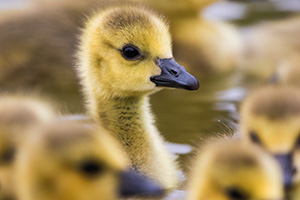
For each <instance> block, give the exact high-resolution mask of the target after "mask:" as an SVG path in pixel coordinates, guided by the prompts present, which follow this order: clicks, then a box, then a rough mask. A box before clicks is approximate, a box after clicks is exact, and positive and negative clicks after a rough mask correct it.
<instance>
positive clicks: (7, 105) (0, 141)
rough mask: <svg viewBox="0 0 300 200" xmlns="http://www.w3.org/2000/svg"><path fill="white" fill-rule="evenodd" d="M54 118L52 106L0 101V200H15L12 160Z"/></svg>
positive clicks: (17, 99) (22, 100) (13, 99)
mask: <svg viewBox="0 0 300 200" xmlns="http://www.w3.org/2000/svg"><path fill="white" fill-rule="evenodd" d="M53 117H54V111H53V110H52V108H51V106H50V105H48V104H46V103H44V102H42V101H40V100H37V99H33V98H29V97H24V96H1V97H0V200H5V199H15V198H16V192H15V183H14V178H15V169H14V168H15V158H16V154H18V151H19V147H20V145H21V143H22V142H23V141H24V140H26V138H27V137H28V136H29V135H30V134H31V133H32V132H33V130H34V129H35V128H36V127H37V126H38V125H42V124H43V123H46V122H47V120H50V119H52V118H53Z"/></svg>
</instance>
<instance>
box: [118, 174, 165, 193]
mask: <svg viewBox="0 0 300 200" xmlns="http://www.w3.org/2000/svg"><path fill="white" fill-rule="evenodd" d="M120 176H121V177H120V178H121V184H120V193H119V194H120V196H121V197H124V198H127V197H161V196H162V195H163V194H164V190H163V189H162V188H161V187H160V186H159V185H157V184H156V183H154V182H153V181H151V180H150V179H149V178H147V177H146V176H144V175H141V174H139V173H136V172H134V171H131V170H128V171H125V172H122V173H121V174H120Z"/></svg>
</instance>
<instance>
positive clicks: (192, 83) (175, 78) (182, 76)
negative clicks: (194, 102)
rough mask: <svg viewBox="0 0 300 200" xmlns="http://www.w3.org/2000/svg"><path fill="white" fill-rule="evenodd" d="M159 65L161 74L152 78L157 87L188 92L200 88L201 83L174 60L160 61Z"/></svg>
mask: <svg viewBox="0 0 300 200" xmlns="http://www.w3.org/2000/svg"><path fill="white" fill-rule="evenodd" d="M158 65H159V67H160V68H161V74H160V75H159V76H152V77H151V78H150V80H151V81H152V82H154V83H155V84H156V86H162V87H173V88H181V89H186V90H197V89H198V88H199V81H198V80H197V79H196V78H195V77H194V76H192V75H191V74H189V73H188V72H187V71H186V70H185V68H184V67H183V66H181V65H179V64H178V63H177V62H176V61H175V60H174V58H167V59H158Z"/></svg>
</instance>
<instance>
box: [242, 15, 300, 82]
mask: <svg viewBox="0 0 300 200" xmlns="http://www.w3.org/2000/svg"><path fill="white" fill-rule="evenodd" d="M299 34H300V17H299V16H295V17H290V18H286V19H281V20H277V21H273V22H265V23H262V24H259V25H256V26H253V27H251V29H250V31H248V33H247V34H246V35H245V37H244V45H243V47H244V49H243V53H242V59H241V63H240V64H239V66H240V69H241V70H242V71H243V72H244V73H245V74H247V75H251V76H253V77H258V78H261V79H264V80H267V79H269V78H270V77H272V76H274V75H275V76H276V79H277V82H279V83H281V82H283V83H285V82H287V81H289V79H290V78H291V79H292V80H291V81H295V80H296V79H295V78H293V77H295V74H294V72H296V74H297V75H298V78H297V79H298V80H299V77H300V76H299V75H300V73H299V70H298V69H299V63H300V56H299V53H300V42H299V40H298V36H299ZM289 77H290V78H289ZM298 80H297V81H296V82H298V83H299V81H298Z"/></svg>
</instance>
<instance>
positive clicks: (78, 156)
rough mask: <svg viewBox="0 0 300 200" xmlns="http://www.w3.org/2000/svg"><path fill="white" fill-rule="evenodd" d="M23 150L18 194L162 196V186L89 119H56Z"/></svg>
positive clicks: (36, 199) (77, 199) (63, 199)
mask: <svg viewBox="0 0 300 200" xmlns="http://www.w3.org/2000/svg"><path fill="white" fill-rule="evenodd" d="M38 132H39V134H36V135H35V136H34V137H32V138H31V140H30V141H28V143H26V145H24V148H23V149H22V151H21V152H20V155H19V157H18V160H17V188H18V195H19V196H18V197H19V199H20V200H54V199H55V200H97V199H98V200H99V199H101V200H115V199H119V198H121V197H132V196H147V197H149V196H151V195H153V196H159V195H162V192H163V191H162V189H161V188H160V187H159V186H158V185H156V184H154V183H152V182H150V180H149V179H147V178H145V176H142V175H139V174H137V173H134V172H132V171H129V170H128V162H127V160H126V158H125V156H124V154H123V153H122V152H121V151H120V147H119V146H118V144H117V143H116V142H115V141H114V140H113V138H111V137H110V136H109V135H108V134H107V132H106V131H105V130H103V129H100V128H98V127H95V126H93V125H91V124H86V125H80V124H78V123H75V122H68V121H60V122H53V123H50V124H48V125H46V126H45V127H43V128H41V129H40V130H39V131H38Z"/></svg>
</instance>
